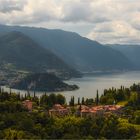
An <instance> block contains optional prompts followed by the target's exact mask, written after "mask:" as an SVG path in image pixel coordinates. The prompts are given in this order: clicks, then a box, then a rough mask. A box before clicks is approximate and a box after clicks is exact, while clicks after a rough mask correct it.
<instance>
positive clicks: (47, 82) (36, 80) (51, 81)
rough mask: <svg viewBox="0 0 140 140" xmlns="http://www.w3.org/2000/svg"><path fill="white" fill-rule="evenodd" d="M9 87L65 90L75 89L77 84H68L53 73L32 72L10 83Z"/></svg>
mask: <svg viewBox="0 0 140 140" xmlns="http://www.w3.org/2000/svg"><path fill="white" fill-rule="evenodd" d="M11 88H14V89H20V90H36V91H64V90H65V91H66V90H76V89H78V86H76V85H68V84H66V83H64V82H62V81H61V80H60V79H59V78H57V77H56V76H55V75H53V74H47V73H34V74H30V75H27V76H26V77H25V78H23V79H21V80H19V81H16V82H14V83H12V85H11Z"/></svg>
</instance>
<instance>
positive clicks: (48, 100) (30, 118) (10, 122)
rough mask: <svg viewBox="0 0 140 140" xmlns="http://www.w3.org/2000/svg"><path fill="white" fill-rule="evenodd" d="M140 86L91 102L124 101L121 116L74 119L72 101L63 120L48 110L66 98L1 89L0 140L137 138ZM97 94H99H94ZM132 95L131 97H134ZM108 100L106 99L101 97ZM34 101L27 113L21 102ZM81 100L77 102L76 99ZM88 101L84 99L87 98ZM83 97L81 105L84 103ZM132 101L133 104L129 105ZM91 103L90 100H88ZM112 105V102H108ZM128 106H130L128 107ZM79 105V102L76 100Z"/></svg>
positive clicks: (106, 94) (103, 96)
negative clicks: (10, 91) (24, 93)
mask: <svg viewBox="0 0 140 140" xmlns="http://www.w3.org/2000/svg"><path fill="white" fill-rule="evenodd" d="M139 91H140V85H139V84H138V85H136V84H134V85H133V86H131V87H130V88H124V87H121V88H120V89H114V88H112V89H109V90H105V93H104V95H102V96H101V97H99V95H97V97H96V99H94V101H95V102H94V103H95V104H96V103H97V98H98V99H99V102H98V104H108V103H110V101H111V100H112V101H114V100H115V101H116V103H119V102H120V101H121V102H122V101H127V104H126V105H125V107H124V110H123V114H122V115H121V116H120V115H119V116H117V115H114V114H111V115H109V116H108V117H106V116H96V117H92V118H90V117H85V118H82V117H77V116H75V115H74V114H73V113H74V106H75V103H74V102H75V101H74V97H72V98H71V107H72V109H73V112H72V114H70V115H68V116H65V117H50V116H49V115H48V109H49V108H50V107H52V106H53V105H54V104H61V105H65V104H66V101H65V97H64V96H62V95H60V94H58V95H55V94H50V95H47V94H44V95H42V96H41V97H40V99H39V98H38V97H36V96H35V94H34V96H33V97H32V96H30V94H29V93H28V94H26V95H25V96H24V97H23V96H21V95H20V94H14V93H7V92H4V91H3V90H2V89H0V130H1V131H0V138H1V139H72V138H74V139H85V138H86V139H139V138H140V135H139V133H140V110H139V109H140V108H139V106H140V102H138V101H139ZM97 94H98V92H97ZM133 96H134V97H133ZM105 97H108V100H107V99H106V100H103V99H102V98H105ZM26 99H29V100H32V101H33V103H34V104H33V106H34V110H33V111H32V112H28V110H27V109H26V108H24V107H23V106H22V101H24V100H26ZM79 100H80V99H79ZM86 100H87V99H86ZM86 100H85V99H84V98H83V99H82V101H81V103H83V104H86ZM102 100H103V101H102ZM132 101H133V102H132ZM91 102H93V100H92V101H91ZM111 103H112V102H111ZM130 103H131V104H130ZM79 104H80V101H79Z"/></svg>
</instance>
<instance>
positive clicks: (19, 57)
mask: <svg viewBox="0 0 140 140" xmlns="http://www.w3.org/2000/svg"><path fill="white" fill-rule="evenodd" d="M0 65H1V66H3V67H6V66H9V65H10V66H11V68H14V69H18V70H26V71H29V72H54V73H56V74H57V75H65V76H67V77H69V76H74V75H76V74H77V73H78V72H77V71H75V70H73V69H72V68H70V67H69V66H68V65H67V64H66V63H65V62H64V61H62V60H61V59H60V58H59V57H57V56H56V55H55V54H53V53H52V52H51V51H50V50H47V49H45V48H43V47H41V46H40V45H38V43H36V42H35V41H33V40H32V39H31V38H30V37H28V36H26V35H24V34H23V33H21V32H18V31H13V32H9V33H6V34H5V35H3V36H0Z"/></svg>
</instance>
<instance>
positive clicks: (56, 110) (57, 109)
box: [49, 104, 70, 117]
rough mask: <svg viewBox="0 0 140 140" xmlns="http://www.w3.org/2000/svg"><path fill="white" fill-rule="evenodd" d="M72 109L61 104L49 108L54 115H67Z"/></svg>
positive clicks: (50, 113)
mask: <svg viewBox="0 0 140 140" xmlns="http://www.w3.org/2000/svg"><path fill="white" fill-rule="evenodd" d="M69 113H70V109H69V108H64V107H63V106H62V105H60V104H55V105H54V106H53V108H52V109H50V110H49V115H50V116H51V117H52V116H66V115H69Z"/></svg>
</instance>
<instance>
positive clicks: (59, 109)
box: [23, 100, 123, 117]
mask: <svg viewBox="0 0 140 140" xmlns="http://www.w3.org/2000/svg"><path fill="white" fill-rule="evenodd" d="M23 106H24V107H25V108H27V109H28V110H29V111H32V110H33V103H32V101H30V100H25V101H23ZM122 109H123V106H120V105H99V106H91V107H89V106H86V105H77V106H76V107H75V115H77V116H80V117H94V116H102V115H105V116H107V115H109V114H111V113H113V114H118V115H119V114H121V112H122ZM48 114H49V115H50V116H51V117H53V116H58V117H60V116H61V117H63V116H67V115H70V114H72V111H71V107H70V106H66V107H64V106H62V105H60V104H55V105H54V106H53V107H52V108H51V109H49V110H48Z"/></svg>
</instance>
